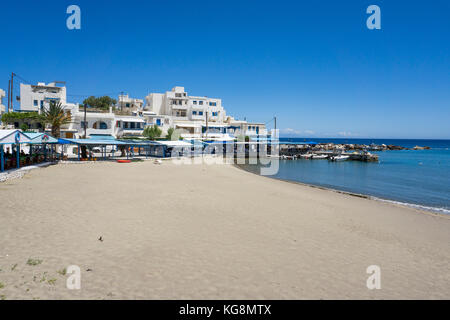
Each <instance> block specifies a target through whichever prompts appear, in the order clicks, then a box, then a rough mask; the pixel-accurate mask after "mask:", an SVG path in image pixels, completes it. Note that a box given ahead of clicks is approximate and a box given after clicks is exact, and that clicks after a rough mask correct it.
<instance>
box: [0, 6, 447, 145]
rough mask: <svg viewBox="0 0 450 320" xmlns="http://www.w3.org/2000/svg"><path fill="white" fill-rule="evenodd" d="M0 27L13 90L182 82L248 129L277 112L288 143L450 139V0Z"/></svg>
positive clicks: (144, 13) (139, 10) (169, 12)
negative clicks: (293, 139) (20, 81)
mask: <svg viewBox="0 0 450 320" xmlns="http://www.w3.org/2000/svg"><path fill="white" fill-rule="evenodd" d="M70 4H77V5H79V6H80V7H81V13H82V29H81V30H79V31H70V30H68V29H67V28H66V19H67V17H68V15H67V14H66V8H67V6H68V5H70ZM370 4H377V5H378V6H380V8H381V19H382V25H381V26H382V29H381V30H368V29H367V27H366V19H367V17H368V15H367V14H366V13H365V11H366V8H367V7H368V5H370ZM0 27H1V28H0V30H1V50H0V87H1V88H3V89H5V90H6V88H7V86H8V79H9V74H10V73H11V72H15V73H17V74H18V75H20V76H21V77H23V78H24V79H26V80H27V81H30V82H37V81H45V82H50V81H53V80H64V81H66V82H67V88H68V94H69V95H103V94H110V95H113V96H115V97H117V94H118V93H119V92H121V91H124V92H127V93H129V94H130V95H132V96H133V97H139V98H144V97H145V96H146V95H147V94H148V93H149V92H165V91H167V90H170V89H171V88H172V87H173V86H175V85H178V86H184V87H185V88H186V90H187V92H188V93H189V94H191V95H206V96H210V97H218V98H222V99H223V104H224V106H225V108H226V110H227V112H228V114H231V115H234V116H235V117H237V118H239V119H243V118H244V117H246V118H247V120H251V121H259V122H266V121H268V120H270V119H271V118H272V117H273V116H274V115H277V117H278V126H279V128H280V129H282V135H284V136H286V135H288V134H290V135H294V136H302V137H304V136H305V137H310V136H312V137H324V136H325V137H341V136H347V137H360V138H363V137H369V138H377V137H379V138H447V139H448V138H450V1H448V0H441V1H402V0H396V1H380V0H371V1H365V0H355V1H349V0H345V1H344V0H342V1H331V0H330V1H283V0H278V1H269V2H266V1H245V0H241V1H234V0H227V1H213V0H209V1H187V0H183V1H161V0H159V1H134V0H128V1H99V0H95V1H91V0H90V1H85V0H71V1H65V0H58V1H15V2H14V1H9V2H4V3H2V8H1V11H0ZM16 94H17V92H16ZM68 98H69V101H71V102H81V101H82V100H83V97H78V96H69V97H68ZM269 125H270V124H269Z"/></svg>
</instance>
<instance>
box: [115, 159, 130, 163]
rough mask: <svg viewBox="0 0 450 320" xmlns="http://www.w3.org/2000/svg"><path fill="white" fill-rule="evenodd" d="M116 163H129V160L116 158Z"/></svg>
mask: <svg viewBox="0 0 450 320" xmlns="http://www.w3.org/2000/svg"><path fill="white" fill-rule="evenodd" d="M117 162H118V163H130V162H131V160H117Z"/></svg>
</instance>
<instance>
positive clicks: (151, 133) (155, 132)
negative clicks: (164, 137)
mask: <svg viewBox="0 0 450 320" xmlns="http://www.w3.org/2000/svg"><path fill="white" fill-rule="evenodd" d="M161 134H162V131H161V129H160V128H159V127H158V126H157V125H156V124H155V125H154V126H152V127H147V128H145V129H144V132H143V133H142V135H143V136H144V137H146V138H148V139H150V140H155V139H156V138H159V137H161Z"/></svg>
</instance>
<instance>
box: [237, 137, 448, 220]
mask: <svg viewBox="0 0 450 320" xmlns="http://www.w3.org/2000/svg"><path fill="white" fill-rule="evenodd" d="M280 141H291V142H304V141H315V142H318V143H321V142H333V143H354V144H371V143H375V144H383V143H384V144H386V145H390V144H393V145H398V146H403V147H407V148H412V147H414V146H416V145H418V146H429V147H431V148H432V149H431V150H401V151H382V152H372V153H375V154H378V155H379V160H380V161H379V163H375V162H359V161H343V162H331V161H328V160H305V159H298V160H280V168H279V171H278V173H277V174H276V175H274V176H272V177H273V178H279V179H285V180H291V181H297V182H302V183H307V184H312V185H317V186H322V187H327V188H332V189H337V190H341V191H346V192H351V193H358V194H364V195H369V196H372V197H375V198H379V199H383V200H388V201H394V202H399V203H403V204H407V205H410V206H413V207H419V208H421V209H425V210H429V211H434V212H440V213H445V214H450V140H398V139H322V138H321V139H311V138H308V139H303V138H281V139H280ZM245 169H246V170H249V171H252V172H255V173H256V172H259V168H258V167H257V166H255V165H252V166H251V165H246V166H245Z"/></svg>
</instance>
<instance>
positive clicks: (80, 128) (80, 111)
mask: <svg viewBox="0 0 450 320" xmlns="http://www.w3.org/2000/svg"><path fill="white" fill-rule="evenodd" d="M65 109H66V110H67V111H68V112H70V115H71V117H72V122H71V123H70V124H68V125H66V126H63V127H62V128H61V137H63V138H84V134H85V125H86V138H93V137H96V138H101V137H103V138H107V137H114V138H120V137H122V136H142V132H143V131H144V128H145V121H144V119H143V118H142V117H139V116H124V115H120V114H119V115H117V114H116V113H115V112H114V110H113V109H112V108H110V109H109V111H107V112H91V111H89V108H88V109H86V118H85V112H84V108H80V106H79V105H78V104H71V103H70V104H66V105H65ZM85 119H86V120H85Z"/></svg>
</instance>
